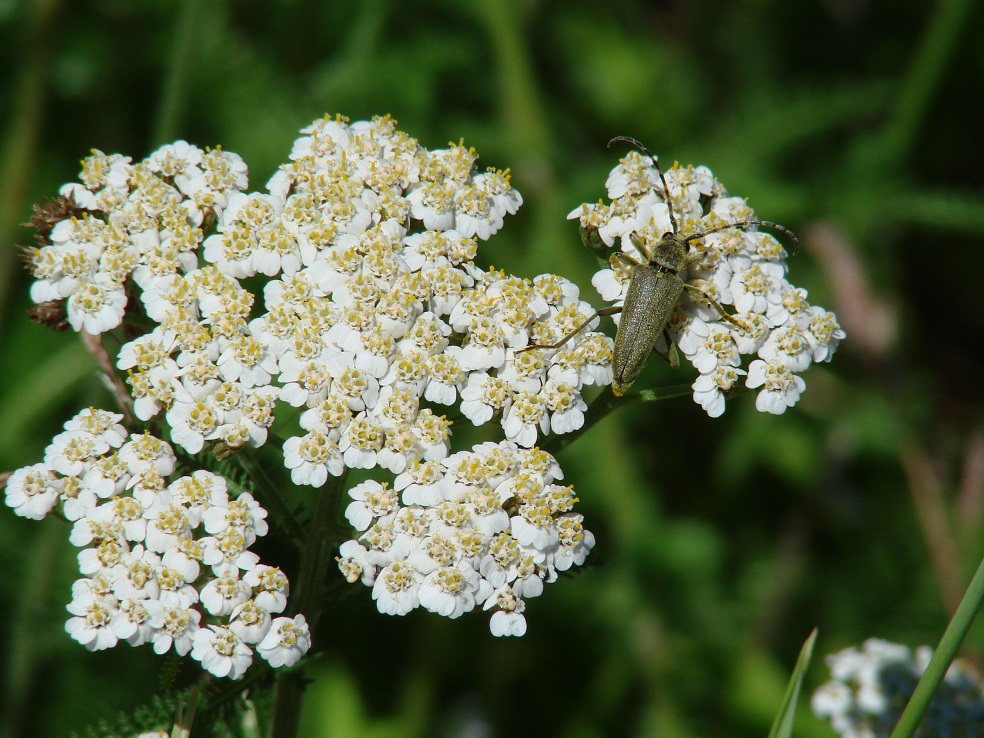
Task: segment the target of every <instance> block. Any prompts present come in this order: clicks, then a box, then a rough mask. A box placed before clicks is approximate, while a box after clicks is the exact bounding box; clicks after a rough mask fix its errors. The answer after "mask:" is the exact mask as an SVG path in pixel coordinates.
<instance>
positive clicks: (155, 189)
mask: <svg viewBox="0 0 984 738" xmlns="http://www.w3.org/2000/svg"><path fill="white" fill-rule="evenodd" d="M301 133H302V136H301V137H300V138H298V139H297V140H296V141H295V143H294V146H293V149H292V152H291V155H290V162H289V163H288V164H286V165H284V166H283V167H281V168H280V170H279V171H278V172H277V173H276V174H275V175H274V176H273V177H272V178H271V180H270V181H269V182H268V185H267V192H265V193H247V192H245V189H246V185H247V182H246V171H245V167H244V166H243V165H242V162H241V160H240V159H239V158H238V157H235V155H231V154H226V153H225V152H222V151H221V150H217V151H202V150H200V149H198V148H196V147H194V146H191V145H190V144H187V143H185V142H178V143H175V144H173V145H171V146H166V147H163V148H162V149H160V150H159V151H157V152H155V153H154V154H152V155H151V156H149V157H148V158H147V159H145V160H144V161H142V162H140V163H137V164H133V163H131V161H130V159H128V158H124V157H119V156H108V157H107V156H105V155H103V154H101V153H99V152H94V154H93V156H91V157H89V158H88V159H87V160H86V161H85V162H84V163H83V173H82V183H81V184H76V185H66V186H65V187H64V188H62V194H63V195H64V196H65V197H66V198H70V200H71V203H72V206H73V207H74V209H75V210H74V212H75V215H73V216H72V217H66V218H64V219H62V220H60V221H57V222H54V223H52V224H50V225H51V229H50V236H49V238H48V240H49V241H50V243H46V244H45V245H42V246H40V247H38V248H36V249H34V250H33V251H32V258H31V264H32V269H33V271H34V274H35V276H36V277H37V282H36V283H35V285H34V288H33V290H32V296H33V298H34V299H35V300H36V301H38V302H49V301H56V300H65V299H66V298H67V303H68V305H67V310H68V317H69V322H70V323H71V325H72V326H73V327H74V328H75V329H76V330H84V331H86V332H88V333H101V332H103V331H106V330H110V329H112V328H114V327H116V326H117V325H118V324H119V323H120V321H121V320H122V318H123V315H124V307H126V308H127V309H128V310H133V311H135V312H136V311H137V308H136V306H135V305H130V306H126V294H127V293H126V292H124V289H128V290H131V291H132V293H134V294H137V295H139V300H140V302H141V304H142V313H143V314H144V315H145V316H146V318H148V319H150V320H151V321H154V322H155V323H156V324H157V325H156V326H155V327H153V329H152V330H150V331H149V332H147V333H145V334H143V335H140V336H138V337H137V338H134V339H133V340H130V341H129V342H128V343H126V344H125V345H123V347H122V349H121V350H120V352H119V355H118V358H117V367H118V368H119V369H121V370H123V371H125V372H127V375H128V379H127V381H128V383H129V385H130V387H131V390H132V394H133V397H134V412H135V414H136V415H137V417H138V418H139V419H141V420H150V419H152V418H154V417H156V416H158V415H163V416H164V418H165V419H166V421H167V425H168V426H169V430H170V440H171V442H172V443H173V444H174V445H175V446H176V447H180V448H182V449H184V450H185V451H187V452H189V453H192V454H194V453H198V452H200V451H202V450H203V449H204V448H205V447H206V444H207V443H213V444H218V445H219V446H220V447H222V448H223V449H224V450H228V449H237V448H240V447H242V446H244V445H251V446H254V447H256V446H261V445H263V444H264V443H265V442H266V441H267V435H268V432H269V428H270V426H271V425H272V424H273V422H274V416H275V411H276V409H277V404H278V403H282V404H286V405H289V406H291V407H293V408H298V409H300V413H299V419H298V423H299V429H296V430H295V429H294V428H293V427H287V428H286V429H285V431H284V435H285V440H284V444H283V450H284V463H285V465H286V467H287V469H289V470H290V474H291V479H292V481H293V482H294V483H295V484H298V485H310V486H314V487H319V486H321V485H323V484H324V483H325V482H326V481H327V478H328V476H329V475H332V476H336V477H339V476H342V475H343V474H345V473H346V471H347V470H348V469H372V468H377V467H378V468H381V469H383V470H385V471H387V472H389V473H391V474H393V475H403V474H407V473H409V474H415V473H416V474H422V473H423V474H432V473H434V470H435V469H437V468H439V467H440V465H441V464H446V463H448V460H449V458H453V457H452V456H451V421H450V420H449V419H448V418H447V417H445V416H444V415H443V414H441V413H440V412H438V411H437V410H439V409H441V408H443V407H452V406H455V405H458V406H459V409H460V414H461V415H462V416H464V417H466V418H468V419H469V420H470V421H471V422H472V423H474V424H475V425H482V424H486V423H489V422H493V421H494V422H498V423H499V424H500V425H501V427H502V429H503V434H504V436H505V438H506V440H507V442H509V443H510V444H513V445H514V446H515V447H516V448H517V449H520V448H522V449H530V448H533V447H534V445H535V443H536V442H537V439H538V438H539V437H540V436H541V435H542V434H547V433H549V432H554V433H568V432H571V431H575V430H577V429H579V428H580V427H581V426H582V425H583V423H584V411H585V410H586V404H585V402H584V400H583V399H582V396H581V391H582V389H583V388H584V387H585V386H590V385H605V384H608V383H609V382H610V381H611V354H612V352H611V349H612V341H611V339H609V338H607V337H606V336H604V335H603V334H600V333H582V334H579V335H578V337H577V340H576V341H572V342H570V343H569V344H568V345H566V346H565V348H564V349H563V350H560V351H557V352H554V354H553V356H552V357H551V358H550V359H549V360H547V359H545V358H544V356H543V352H537V351H522V349H523V348H525V347H527V346H529V345H530V344H533V343H536V344H541V343H549V342H551V341H555V340H557V339H558V338H560V337H562V336H564V335H566V334H567V333H569V332H570V330H571V328H573V327H575V326H577V325H579V324H581V323H582V322H583V321H584V320H585V319H586V318H587V317H589V316H590V314H591V313H592V312H593V311H592V309H591V306H590V305H589V304H588V303H586V302H584V301H582V300H580V298H579V292H578V289H577V287H576V286H575V285H573V284H572V283H570V282H569V281H567V280H565V279H563V278H561V277H557V276H554V275H549V274H547V275H541V276H539V277H537V278H536V279H534V280H527V279H520V278H517V277H512V276H508V275H506V274H505V273H503V272H500V271H496V270H487V271H486V270H483V269H480V268H479V267H477V266H476V265H475V263H474V258H475V255H476V251H477V241H478V240H480V239H487V238H489V237H490V236H491V235H493V234H494V233H496V232H497V231H498V229H499V228H500V227H501V225H502V223H503V219H504V217H505V215H506V214H511V213H515V212H516V210H517V208H518V207H519V206H520V205H521V203H522V198H521V197H520V195H519V193H518V192H516V191H515V190H514V189H513V188H512V187H511V185H510V182H509V174H508V172H507V171H506V172H504V171H498V170H488V171H485V172H476V170H475V162H476V159H477V156H476V154H475V152H474V150H472V149H468V148H465V147H464V145H463V144H460V143H459V144H457V145H450V146H449V147H448V148H446V149H439V150H427V149H426V148H424V147H422V146H421V145H420V144H419V143H418V142H417V141H416V140H414V139H413V138H411V137H409V136H407V135H406V134H404V133H402V132H400V131H398V130H397V129H396V126H395V123H394V121H393V120H392V119H390V118H389V117H385V118H375V119H373V120H372V121H361V122H357V123H352V124H349V123H348V122H347V121H346V120H345V119H343V118H340V117H335V118H332V117H325V118H323V119H321V120H318V121H315V122H314V123H313V124H311V125H310V126H308V127H307V128H305V129H303V130H302V132H301ZM260 275H261V276H262V277H265V278H267V279H266V280H265V283H264V287H263V298H264V306H263V309H264V310H265V312H263V311H259V315H258V317H254V316H255V315H256V314H257V311H254V308H253V303H254V295H253V294H251V293H250V292H249V291H248V290H246V289H245V288H244V287H243V286H242V284H241V283H240V280H242V279H246V278H253V277H257V276H260ZM93 285H96V286H99V287H100V289H103V292H101V293H100V295H102V296H101V297H100V298H99V299H96V298H95V297H92V295H93V294H95V293H94V291H93V290H94V288H93V287H92V286H93ZM79 295H89V297H87V298H86V299H82V298H79V297H78V296H79ZM90 298H91V299H90ZM474 453H480V451H479V450H475V451H474ZM519 453H520V451H518V450H517V451H516V454H519ZM522 453H534V454H535V453H536V452H535V451H533V452H527V451H522ZM516 454H513V455H512V456H516ZM512 456H511V458H512ZM516 458H517V459H518V458H519V457H516ZM523 458H525V457H523ZM421 469H425V470H427V471H426V472H421V471H420V470H421ZM509 469H510V470H511V473H514V474H517V475H518V474H523V473H525V471H524V470H525V469H526V466H525V465H524V463H522V462H521V460H514V461H513V462H512V463H511V464H510V466H509ZM448 473H450V472H448ZM541 476H543V477H544V478H545V479H546V481H543V482H542V484H543V485H544V487H545V488H546V487H550V485H551V483H552V481H553V480H554V479H558V478H560V475H559V473H555V474H550V475H546V474H541ZM547 477H549V478H548V479H547ZM505 481H507V480H506V479H505V478H496V480H495V485H494V486H493V487H492V488H491V489H490V490H484V489H483V492H482V493H483V494H485V493H488V494H489V495H491V494H492V490H494V489H495V488H498V487H500V486H501V485H502V483H503V482H505ZM537 494H538V493H537ZM549 494H551V495H552V494H553V493H552V492H551V493H549ZM534 496H535V495H534ZM571 497H572V495H571ZM531 499H532V498H531ZM446 501H447V502H448V503H449V504H462V500H461V499H459V498H457V497H454V496H452V497H449V498H448V499H447V500H446ZM508 501H509V500H508V498H503V499H501V500H499V501H498V504H499V505H500V507H502V506H504V505H506V503H507V502H508ZM404 504H406V505H408V506H411V505H414V504H416V503H414V502H413V501H412V500H407V499H404ZM516 504H517V505H519V504H532V503H519V502H517V503H516ZM547 509H549V515H548V517H549V516H553V515H555V514H558V515H559V514H561V513H566V512H567V511H566V510H561V509H557V510H553V509H552V508H550V506H549V505H548V506H547ZM503 514H505V513H503ZM544 514H547V513H544ZM565 525H570V523H565ZM470 526H471V523H466V522H465V521H462V522H461V525H460V527H462V528H466V527H470ZM471 527H474V529H475V530H476V531H482V530H484V529H485V528H487V527H488V526H485V525H475V526H471ZM493 527H495V528H496V530H495V531H494V532H491V533H489V534H488V537H489V538H491V537H493V536H496V535H499V534H501V533H502V532H503V531H504V530H505V528H503V527H497V526H493ZM507 527H508V526H507ZM359 530H360V533H362V532H364V531H365V529H364V528H363V529H359ZM475 535H478V533H476V534H475ZM558 535H559V533H558ZM571 535H573V533H571ZM578 535H580V533H578ZM585 540H586V541H590V540H591V539H590V537H586V538H585ZM481 543H482V545H484V546H486V547H487V546H489V545H491V541H490V540H486V541H482V542H481ZM555 543H556V540H554V541H553V543H551V544H550V546H552V545H554V544H555ZM524 545H526V544H525V543H524ZM550 546H548V545H547V544H545V543H544V544H542V545H538V546H537V551H539V552H540V553H541V554H542V555H543V558H542V560H537V561H536V562H535V563H536V565H537V566H538V567H539V568H538V569H537V571H538V575H539V576H542V577H543V578H545V579H546V580H548V581H552V579H553V578H555V576H556V575H555V571H556V569H558V568H559V567H558V566H557V564H556V563H554V562H553V561H552V559H550ZM584 546H585V551H586V549H587V548H589V547H590V542H589V543H587V544H584ZM466 558H467V557H466ZM466 558H462V561H465V560H466ZM548 559H549V561H548ZM486 581H492V579H490V578H488V577H486ZM505 581H506V580H503V583H505ZM508 581H512V580H511V579H510V580H508ZM531 586H532V585H525V587H526V592H525V593H526V594H527V596H529V593H530V592H531V591H532V589H530V587H531ZM496 587H501V585H496ZM483 593H484V590H483ZM516 596H517V597H519V595H516ZM481 599H482V600H483V601H484V600H486V599H487V596H483V597H482V598H481ZM503 601H504V602H505V604H504V605H503V608H504V610H505V609H507V608H511V609H508V611H509V612H514V611H515V610H516V609H517V607H519V605H516V604H515V603H512V604H510V603H509V601H508V600H507V599H506V600H503ZM520 604H521V601H520ZM496 622H498V621H496ZM513 629H514V630H515V628H513Z"/></svg>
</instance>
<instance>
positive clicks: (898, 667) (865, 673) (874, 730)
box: [811, 638, 984, 738]
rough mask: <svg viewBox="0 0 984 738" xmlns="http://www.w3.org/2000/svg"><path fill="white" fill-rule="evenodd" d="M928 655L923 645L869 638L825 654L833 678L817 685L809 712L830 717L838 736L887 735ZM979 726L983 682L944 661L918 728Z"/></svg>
mask: <svg viewBox="0 0 984 738" xmlns="http://www.w3.org/2000/svg"><path fill="white" fill-rule="evenodd" d="M932 655H933V651H932V649H931V648H929V647H928V646H922V647H920V648H918V649H916V653H915V658H913V655H912V652H911V651H910V649H909V648H908V646H903V645H899V644H896V643H890V642H888V641H883V640H879V639H877V638H870V639H868V640H867V641H865V642H864V643H863V644H862V647H861V649H860V650H858V649H857V648H855V647H851V648H847V649H844V650H843V651H840V652H838V653H835V654H831V655H830V656H828V657H827V665H828V666H829V667H830V673H831V676H832V677H833V680H832V681H830V682H827V683H826V684H824V685H822V686H821V687H819V688H818V689H817V690H816V691H815V692H814V693H813V698H812V700H811V706H812V708H813V712H814V713H815V714H816V715H818V716H819V717H822V718H825V719H827V720H829V721H830V724H831V725H832V726H833V728H834V730H835V731H837V732H838V733H839V734H840V735H841V736H843V738H888V736H890V735H891V733H892V730H893V729H894V728H895V725H896V723H897V722H898V720H899V717H901V715H902V710H903V709H904V708H905V706H906V703H907V702H908V701H909V698H910V697H911V696H912V693H913V691H914V690H915V688H916V683H917V682H918V681H919V678H920V677H921V676H922V674H923V672H924V671H926V666H927V665H928V664H929V660H930V658H931V657H932ZM982 726H984V685H982V684H981V680H980V678H979V677H978V675H977V674H976V673H975V672H974V671H972V670H971V669H970V668H969V667H966V666H963V665H962V664H961V663H960V662H954V663H953V664H951V665H950V668H949V670H948V671H947V673H946V676H945V678H944V679H943V683H942V684H941V685H940V688H939V690H938V691H937V692H936V695H935V696H934V697H933V701H932V702H931V703H930V706H929V709H928V710H927V712H926V714H925V715H924V717H923V720H922V723H921V727H920V730H919V732H920V734H921V735H927V736H930V735H933V736H950V735H952V736H958V735H965V736H971V735H980V734H981V728H982Z"/></svg>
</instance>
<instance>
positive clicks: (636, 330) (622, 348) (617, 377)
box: [523, 136, 799, 396]
mask: <svg viewBox="0 0 984 738" xmlns="http://www.w3.org/2000/svg"><path fill="white" fill-rule="evenodd" d="M616 141H625V142H627V143H629V144H631V145H632V146H634V147H636V148H637V149H639V150H640V151H642V152H643V153H644V154H646V155H647V156H648V157H649V158H650V160H651V161H652V163H653V167H654V168H655V169H656V172H657V174H658V175H659V179H660V182H661V184H662V188H663V192H662V199H663V201H664V202H665V204H666V207H667V209H668V211H669V220H670V229H671V230H669V231H666V232H665V233H663V234H662V237H661V238H660V239H659V241H658V242H657V243H656V244H655V245H654V246H652V247H651V248H650V247H648V246H647V245H646V243H645V242H644V241H643V240H642V239H641V238H640V237H639V235H638V234H636V233H631V234H630V240H631V242H632V245H633V246H634V247H635V249H636V251H638V252H639V255H640V256H641V257H642V259H641V260H639V259H635V258H633V257H632V256H630V255H628V254H625V253H623V252H616V253H615V254H613V255H612V256H611V257H610V261H611V263H612V266H613V268H614V267H616V266H617V265H618V262H622V263H623V264H624V265H626V266H628V267H629V268H630V269H631V277H630V281H629V287H628V291H627V292H626V295H625V300H624V302H623V303H622V304H621V305H614V306H611V307H607V308H602V309H601V310H598V311H596V312H595V313H594V314H593V315H592V316H591V317H590V318H588V319H587V320H585V321H583V322H582V323H581V324H580V325H578V326H577V327H576V328H574V329H573V330H572V331H571V332H570V333H568V334H567V335H565V336H564V337H563V338H561V339H560V340H559V341H557V342H556V343H553V344H546V345H538V344H535V345H531V346H527V347H526V348H525V349H523V350H524V351H528V350H532V349H556V348H559V347H560V346H563V345H564V344H565V343H567V341H569V340H570V339H571V338H573V337H574V336H575V335H577V334H578V333H579V332H580V331H582V330H583V329H584V328H585V326H587V325H588V324H590V323H591V322H592V321H594V320H595V319H596V318H598V317H600V316H604V315H617V314H619V313H621V319H620V320H619V324H618V330H617V332H616V334H615V348H614V354H613V358H612V392H613V393H614V394H615V395H616V396H621V395H624V394H625V392H626V391H627V390H628V389H629V387H630V386H631V385H632V383H633V382H634V381H635V380H636V378H637V377H638V376H639V373H640V372H641V371H642V368H643V366H645V364H646V361H647V360H648V359H649V355H650V353H652V352H653V350H654V349H655V347H656V342H657V341H658V340H659V338H660V336H662V335H664V334H665V335H666V342H667V346H668V347H669V350H668V352H667V355H663V354H662V353H660V352H659V351H658V350H657V353H660V355H661V356H663V358H664V359H665V360H666V361H667V362H669V364H670V366H672V367H674V368H676V367H677V366H679V363H680V361H679V358H678V356H677V351H676V345H675V343H674V341H673V339H672V337H671V336H670V335H669V333H668V332H667V324H668V323H669V322H670V318H671V317H672V315H673V311H674V309H675V308H676V306H677V303H678V302H679V301H680V299H681V298H682V297H683V294H684V293H685V292H688V293H690V294H691V295H693V296H695V297H697V298H698V300H700V299H703V300H706V301H707V302H708V303H710V305H712V306H713V307H714V308H715V310H717V312H718V313H719V315H720V317H721V319H722V320H725V321H727V322H729V323H731V324H732V325H735V326H737V327H738V328H740V329H746V328H747V326H745V324H744V323H743V322H742V321H741V320H739V319H738V318H735V317H734V316H733V315H731V314H730V313H728V312H727V311H726V310H725V309H724V307H723V306H722V305H721V303H720V302H718V300H717V299H715V297H714V296H713V295H711V294H709V293H708V292H706V291H705V290H702V289H700V288H699V287H697V286H695V285H693V284H689V283H688V282H687V270H688V268H689V267H690V266H692V265H693V264H695V263H697V262H698V261H700V260H701V259H702V258H703V256H704V255H703V254H702V253H699V252H696V251H691V248H690V245H691V243H693V242H694V241H697V240H699V239H702V238H704V237H705V236H708V235H710V234H712V233H718V232H720V231H725V230H730V229H732V228H746V227H748V226H764V227H767V228H772V229H774V230H777V231H779V232H780V233H784V234H785V235H787V236H788V237H789V238H790V239H792V241H793V243H794V245H795V247H797V248H798V246H799V242H798V241H797V239H796V236H795V235H794V234H793V232H792V231H790V230H789V229H788V228H786V227H784V226H781V225H779V224H778V223H773V222H771V221H767V220H740V221H738V222H736V223H729V224H727V225H723V226H718V227H714V228H708V229H706V230H702V231H698V232H696V233H683V232H681V228H680V227H679V225H678V223H677V217H676V214H675V213H674V212H673V204H672V198H671V197H670V196H669V191H670V190H669V187H668V186H667V184H666V177H665V176H664V174H663V170H662V169H661V168H660V166H659V162H658V161H657V160H656V157H655V156H654V155H653V154H652V153H651V152H650V151H649V149H647V148H646V147H645V146H644V145H643V144H642V143H640V142H639V141H637V140H636V139H634V138H629V137H627V136H617V137H616V138H613V139H612V140H611V141H609V143H608V145H609V146H611V145H612V144H613V143H615V142H616Z"/></svg>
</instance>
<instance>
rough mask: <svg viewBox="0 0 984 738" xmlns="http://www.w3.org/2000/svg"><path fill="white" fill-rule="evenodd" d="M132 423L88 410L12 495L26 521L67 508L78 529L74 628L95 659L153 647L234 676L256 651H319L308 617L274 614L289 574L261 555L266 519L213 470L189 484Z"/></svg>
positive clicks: (11, 488)
mask: <svg viewBox="0 0 984 738" xmlns="http://www.w3.org/2000/svg"><path fill="white" fill-rule="evenodd" d="M122 417H123V416H122V415H118V414H114V413H109V412H106V411H103V410H95V409H89V410H85V411H83V412H82V413H79V415H77V416H76V417H75V418H73V419H72V420H71V421H69V422H68V423H66V424H65V432H64V433H61V434H59V435H58V436H57V437H56V438H55V439H54V441H53V442H52V444H51V445H50V446H49V447H48V449H47V451H46V452H45V460H44V462H43V463H41V464H35V465H33V466H30V467H25V468H24V469H20V470H18V471H16V472H14V474H13V475H12V476H11V477H10V479H9V480H8V484H7V487H6V502H7V505H8V506H10V507H12V508H14V511H15V512H16V513H18V514H19V515H22V516H24V517H29V518H34V519H39V518H41V517H44V515H45V514H47V513H49V512H52V511H53V510H57V511H58V512H59V513H60V514H61V515H62V516H63V517H64V518H66V519H67V520H68V521H70V522H71V523H72V528H71V533H70V535H69V540H70V541H71V542H72V544H74V545H75V546H77V547H79V548H80V549H81V550H80V552H79V554H78V564H79V572H80V574H82V577H81V578H80V579H78V580H77V581H76V582H75V584H74V585H73V586H72V600H71V602H69V604H68V606H67V609H68V611H69V613H71V615H72V617H71V618H69V620H68V622H67V623H66V624H65V629H66V630H67V631H68V633H69V634H70V635H71V636H72V638H74V639H75V640H76V641H78V642H79V643H81V644H82V645H83V646H85V647H86V648H88V649H89V650H91V651H96V650H102V649H106V648H111V647H113V646H115V645H117V644H118V643H120V642H121V641H125V642H127V643H129V644H130V645H131V646H139V645H143V644H149V645H151V646H152V647H153V649H154V651H155V652H156V653H158V654H163V653H165V652H167V651H170V650H172V649H173V650H174V651H175V652H176V653H177V654H178V655H180V656H183V655H185V654H188V653H190V654H191V656H192V658H194V659H196V660H198V661H200V662H201V663H202V665H203V667H204V668H205V669H206V670H208V671H210V672H212V673H213V674H215V675H216V676H221V677H230V678H232V679H236V678H239V677H240V676H242V674H243V673H244V672H245V671H246V669H247V668H248V667H249V666H250V664H251V663H252V659H253V655H254V652H255V653H259V655H260V656H262V657H263V658H264V659H266V660H267V661H268V662H270V663H271V665H273V666H281V665H290V664H293V663H296V661H297V660H298V659H299V658H300V657H301V655H303V654H304V652H306V651H307V649H308V648H309V647H310V637H309V634H308V629H307V624H306V621H305V620H304V617H303V616H302V615H299V616H297V617H296V618H293V619H291V618H285V617H277V618H274V616H275V615H278V614H279V613H281V612H283V611H284V609H285V608H286V605H287V594H288V582H287V578H286V577H285V576H284V575H283V573H282V572H281V571H280V570H279V569H276V568H274V567H270V566H266V565H263V564H260V561H259V557H258V556H257V555H256V554H255V553H253V552H252V551H250V550H249V548H250V546H251V545H252V544H253V543H254V542H255V541H256V539H257V538H259V537H261V536H263V535H265V534H266V532H267V530H268V526H267V523H266V511H265V510H264V509H263V508H262V507H260V505H259V503H257V502H256V500H254V499H253V497H252V496H251V495H250V494H249V493H242V494H240V495H238V496H236V497H234V496H232V495H231V494H230V492H229V488H228V484H227V483H226V480H225V479H224V478H223V477H221V476H218V475H216V474H213V473H211V472H207V471H198V472H195V473H193V474H191V475H190V476H177V475H176V474H175V466H176V457H175V455H174V453H173V450H172V448H171V447H170V446H169V445H168V444H167V443H165V442H163V441H161V440H159V439H157V438H155V437H154V436H151V435H149V434H143V435H137V434H132V435H130V437H129V438H127V436H126V433H125V431H124V430H123V427H122V426H121V425H120V424H119V421H120V420H122Z"/></svg>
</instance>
